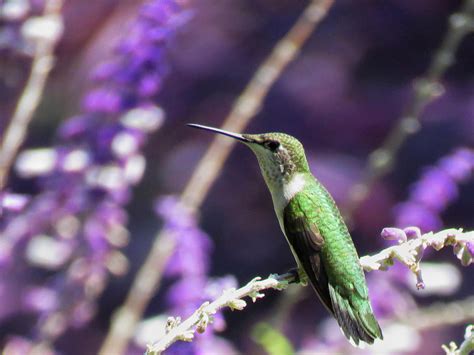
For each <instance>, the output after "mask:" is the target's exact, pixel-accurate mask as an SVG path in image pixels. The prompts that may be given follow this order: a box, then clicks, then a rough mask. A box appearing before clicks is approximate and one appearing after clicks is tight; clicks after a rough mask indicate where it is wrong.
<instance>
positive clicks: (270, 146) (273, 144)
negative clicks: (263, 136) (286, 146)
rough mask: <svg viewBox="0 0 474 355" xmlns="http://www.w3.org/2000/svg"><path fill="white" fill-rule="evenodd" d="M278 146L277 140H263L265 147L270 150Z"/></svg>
mask: <svg viewBox="0 0 474 355" xmlns="http://www.w3.org/2000/svg"><path fill="white" fill-rule="evenodd" d="M279 146H280V143H279V142H277V141H266V142H265V147H267V148H268V149H270V150H271V151H272V152H274V151H276V150H277V149H278V147H279Z"/></svg>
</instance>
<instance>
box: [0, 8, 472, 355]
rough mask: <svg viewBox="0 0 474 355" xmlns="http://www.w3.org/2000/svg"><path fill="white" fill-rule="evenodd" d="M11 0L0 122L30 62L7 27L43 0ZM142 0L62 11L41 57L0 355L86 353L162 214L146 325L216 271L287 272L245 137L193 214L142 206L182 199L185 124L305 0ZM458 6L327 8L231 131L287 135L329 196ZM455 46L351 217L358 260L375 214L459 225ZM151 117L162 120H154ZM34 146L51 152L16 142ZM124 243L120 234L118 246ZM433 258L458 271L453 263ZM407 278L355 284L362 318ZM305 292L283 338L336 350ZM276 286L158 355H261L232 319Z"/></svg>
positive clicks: (187, 155)
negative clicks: (45, 71) (162, 248)
mask: <svg viewBox="0 0 474 355" xmlns="http://www.w3.org/2000/svg"><path fill="white" fill-rule="evenodd" d="M7 3H10V4H13V2H12V1H7V2H0V8H1V9H4V6H5V4H7ZM17 3H18V4H27V9H28V10H27V11H23V10H22V11H19V10H18V12H16V14H17V15H14V16H12V15H10V16H9V17H8V16H5V13H4V12H1V11H0V13H1V17H0V118H1V123H0V131H3V129H4V127H5V125H6V124H7V122H8V119H9V117H10V116H11V113H12V111H13V109H14V104H15V102H16V100H17V99H18V96H19V94H20V93H21V89H22V87H23V85H24V81H25V78H26V74H25V73H27V72H28V63H29V60H30V59H31V58H30V52H29V50H28V46H27V43H26V42H25V39H24V38H23V37H22V34H21V26H22V24H23V23H24V22H25V21H26V20H27V19H28V17H31V16H36V15H38V14H40V13H41V10H42V5H43V1H36V0H31V2H30V1H18V2H17ZM140 4H141V2H139V1H133V0H130V1H123V2H110V1H105V0H100V1H94V2H81V1H74V0H71V1H68V2H66V4H65V7H64V17H65V33H64V38H63V40H62V42H61V43H60V45H59V47H58V49H57V62H56V66H55V69H54V71H53V73H52V75H51V78H50V81H49V84H48V86H47V88H46V91H45V93H44V96H43V104H42V106H40V108H39V110H38V112H37V114H36V116H35V119H34V121H33V123H32V125H31V127H30V131H29V137H28V139H27V141H26V143H25V147H24V148H25V149H26V150H25V151H24V152H23V153H22V154H21V155H20V156H19V159H18V160H17V162H16V170H15V171H14V172H13V173H12V174H11V176H10V180H9V186H8V190H7V191H4V192H1V194H0V201H1V205H2V206H3V211H2V217H1V221H0V228H1V232H0V266H1V269H0V298H1V300H2V304H1V305H0V345H2V346H4V345H5V344H7V343H8V346H9V348H8V349H9V353H13V351H17V352H18V353H24V352H25V351H27V349H28V348H29V347H30V346H31V341H34V342H39V341H40V340H44V339H49V340H51V341H53V340H57V347H56V349H57V350H59V351H61V352H64V353H68V354H79V353H80V354H83V353H95V352H96V351H97V349H98V346H99V344H100V342H101V340H102V338H103V335H104V334H105V332H106V331H107V328H108V325H109V321H110V317H111V313H112V311H113V309H114V308H115V307H117V306H119V305H120V304H121V302H122V301H123V298H124V297H125V294H126V291H127V289H128V287H129V286H130V283H131V279H132V278H133V274H134V273H133V272H134V271H135V270H136V268H137V267H138V265H140V264H141V262H142V261H143V259H144V257H145V255H146V253H147V251H148V249H149V246H150V244H151V242H152V241H151V240H152V238H153V236H154V234H155V231H156V229H157V228H158V227H159V226H160V224H161V223H162V224H163V227H164V228H166V229H169V230H173V231H174V232H175V233H176V241H177V243H178V244H177V245H178V247H177V249H176V250H175V252H174V254H173V256H172V258H171V261H170V263H169V264H168V266H167V271H166V280H165V282H164V284H163V288H164V289H163V290H160V292H159V293H158V295H157V296H156V298H155V299H154V300H153V302H152V304H151V305H150V307H149V308H148V310H147V314H146V316H147V317H149V316H154V315H156V314H158V313H165V314H169V315H173V316H178V315H181V316H184V317H185V316H187V315H189V313H191V312H192V310H194V309H195V308H196V306H197V305H199V304H200V303H201V302H202V301H204V300H207V299H210V298H215V297H216V295H218V294H219V293H220V292H221V290H222V288H227V287H233V286H235V280H234V279H233V278H225V277H224V278H219V277H217V276H220V275H228V274H231V275H235V277H236V278H237V279H238V280H239V282H245V281H247V280H249V279H251V278H253V277H254V276H256V275H262V276H265V275H268V274H269V273H274V272H284V271H286V270H288V269H289V268H291V267H293V266H294V265H293V264H294V261H293V258H292V256H291V253H290V252H289V250H288V246H287V244H286V241H285V240H284V238H283V237H282V236H281V232H280V230H279V227H278V223H277V222H276V219H275V216H274V212H273V208H272V206H271V201H270V198H269V195H268V193H267V191H266V189H265V186H264V184H263V180H262V179H261V177H260V176H259V175H260V173H259V171H258V167H257V163H256V162H255V161H254V157H253V156H252V155H251V154H249V153H248V152H247V151H245V150H244V148H240V147H238V148H237V149H236V152H235V154H233V155H232V156H231V157H230V159H229V162H228V164H227V165H226V166H225V169H224V170H223V171H222V175H221V177H220V179H219V180H218V182H217V183H216V185H215V186H214V188H213V190H212V191H211V193H210V195H209V197H208V199H207V200H206V203H205V204H204V206H203V208H202V210H201V211H200V216H199V223H198V221H197V217H196V216H192V215H190V214H187V213H186V211H185V210H183V209H182V206H180V205H179V203H178V202H177V200H176V199H175V198H172V197H165V198H161V199H160V200H159V201H160V202H159V203H158V204H157V208H156V210H157V211H156V212H158V214H159V216H160V217H161V218H160V219H159V220H157V219H156V218H155V217H156V216H155V215H154V213H153V207H152V206H153V198H154V197H155V196H157V195H158V196H169V195H170V194H176V193H178V192H179V191H181V189H182V187H183V185H184V184H185V182H186V181H187V178H188V177H189V176H190V174H191V172H192V169H193V167H194V166H195V164H196V161H197V160H198V159H199V157H200V156H201V155H202V152H203V150H204V148H205V147H206V146H207V144H208V140H209V136H208V135H201V134H198V133H196V132H195V131H190V130H187V129H185V128H184V123H186V122H189V121H193V122H199V123H204V124H211V125H216V126H217V125H219V124H220V123H221V121H222V119H223V117H224V116H225V114H226V113H227V112H228V110H229V107H230V106H231V103H232V101H233V100H234V99H235V97H236V95H237V94H238V93H239V92H240V90H241V89H242V88H243V86H244V85H245V83H246V81H247V80H248V78H249V77H250V75H251V74H252V73H253V72H254V70H255V68H256V67H257V66H258V64H259V63H260V62H261V60H262V59H263V58H264V56H265V55H266V54H267V53H268V52H269V51H270V50H271V48H272V46H273V45H274V43H275V42H276V41H277V40H278V39H279V38H280V37H281V36H282V35H283V34H284V33H285V31H286V30H287V29H288V28H289V27H290V26H291V24H292V23H293V21H294V20H295V18H296V16H297V15H298V14H299V12H300V11H301V9H302V7H303V3H302V2H294V1H289V0H278V1H274V0H271V1H270V0H257V1H253V0H246V1H238V2H237V1H230V0H225V1H219V2H216V1H209V0H199V1H194V2H193V13H194V16H193V17H192V19H191V16H190V14H191V13H190V10H189V9H188V4H187V1H172V0H151V1H149V2H145V3H144V5H143V6H140ZM459 4H460V2H459V1H450V0H436V1H408V0H403V1H396V2H395V1H387V2H382V3H374V2H373V1H368V0H366V1H359V2H350V1H340V2H336V5H335V7H334V8H333V9H332V10H331V12H330V14H329V16H328V17H327V18H326V19H325V21H324V22H323V24H322V26H321V28H320V29H318V30H317V31H316V33H315V34H314V35H313V37H312V39H311V40H310V42H309V43H308V45H307V46H305V47H304V48H303V51H302V53H301V55H300V57H299V59H298V60H297V61H296V62H295V63H293V64H292V65H291V66H290V67H289V69H288V71H287V72H285V73H284V74H283V76H282V77H281V78H280V80H279V81H278V83H277V84H276V86H275V87H274V88H273V89H272V91H271V92H270V95H269V97H268V98H267V100H266V102H265V104H264V106H263V108H262V111H261V112H260V113H259V115H258V116H257V117H256V118H255V120H254V121H253V123H252V124H251V127H250V128H249V129H248V131H249V132H264V131H284V132H287V133H289V134H292V135H294V136H296V137H298V138H299V139H300V140H301V141H302V143H303V144H304V145H305V148H306V150H307V155H308V159H309V160H310V164H311V167H312V170H313V172H314V174H315V176H316V177H318V178H320V179H321V181H322V182H323V183H324V184H325V185H326V186H327V187H328V189H329V190H330V192H331V193H332V194H333V195H334V196H335V198H336V201H337V202H338V204H339V205H340V206H342V207H343V206H344V205H346V203H347V200H348V198H349V190H350V188H351V186H352V185H353V184H354V183H356V182H357V181H358V180H359V179H360V178H361V176H362V175H363V167H364V162H365V159H366V157H367V156H368V154H369V153H370V152H371V151H372V150H374V149H376V148H377V147H378V146H379V144H380V143H381V142H382V141H383V139H384V138H385V137H386V136H387V134H388V132H389V131H390V129H391V128H392V126H393V124H394V122H395V120H396V119H397V117H398V116H399V115H400V114H401V113H402V108H403V107H404V106H405V105H406V103H407V102H408V100H409V98H410V96H411V95H412V88H411V87H410V83H411V82H412V80H413V79H415V77H417V76H419V75H421V74H422V73H423V72H424V70H425V69H426V66H427V64H428V63H429V60H430V58H431V56H432V53H433V51H434V49H435V48H436V47H437V46H438V45H439V43H440V41H441V38H442V35H443V31H444V30H445V28H446V23H447V17H448V16H449V14H450V13H452V12H453V11H455V10H456V9H457V8H458V6H459ZM20 10H21V9H20ZM137 13H138V17H137ZM130 23H131V24H130ZM183 24H185V26H182V25H183ZM178 27H179V28H182V30H180V34H179V35H178V36H176V35H175V32H176V29H177V28H178ZM115 43H119V45H118V46H115V47H114V48H115V49H114V50H113V55H112V56H109V54H108V52H109V51H110V49H111V48H112V47H113V44H115ZM473 46H474V42H473V39H472V36H471V37H467V39H466V41H465V42H463V44H462V46H461V47H460V50H459V52H458V53H457V58H458V59H457V62H456V64H455V65H454V66H453V68H452V69H451V70H450V71H448V73H447V75H446V77H445V78H444V81H443V84H444V85H445V89H446V93H445V95H444V96H442V97H441V98H440V99H439V100H437V101H435V102H434V103H433V104H431V105H430V106H429V107H428V108H427V110H426V112H425V113H424V114H423V117H422V129H421V131H420V132H419V133H417V135H416V136H414V137H412V138H410V139H409V140H408V141H407V142H406V143H405V144H404V146H403V148H402V150H401V151H400V153H399V155H398V156H397V163H396V166H395V169H394V171H393V172H391V173H390V174H389V175H388V176H387V177H386V178H384V179H382V180H381V181H379V182H378V184H377V185H376V186H375V187H374V189H373V193H372V194H371V195H370V196H369V198H368V199H367V200H366V201H365V202H364V203H363V204H362V205H361V206H360V208H359V209H358V210H357V211H356V213H355V216H354V221H353V227H354V229H353V238H354V240H355V244H356V246H357V248H358V251H359V254H360V255H365V254H366V253H368V252H373V251H376V250H378V249H380V248H382V247H384V245H385V244H384V241H383V240H382V239H381V238H379V237H378V235H379V231H380V230H381V228H382V227H384V226H386V225H397V226H406V225H409V224H414V225H418V226H420V227H421V228H422V229H423V230H425V231H426V230H429V229H437V228H438V227H441V226H443V225H444V226H455V227H463V228H465V229H466V230H468V229H473V228H474V222H473V220H472V214H473V213H474V206H473V204H472V197H473V196H474V190H473V184H472V164H473V155H472V149H471V148H462V149H459V150H455V149H458V148H459V147H472V146H473V144H474V135H473V134H472V132H473V129H474V124H473V122H474V120H473V113H474V100H473V97H474V71H473V70H472V62H473V60H474V55H473V53H474V51H473ZM104 58H109V59H106V60H105V61H104ZM96 63H102V64H99V65H98V66H97V65H96ZM92 67H96V69H94V70H93V71H92V73H91V70H90V68H92ZM87 77H91V78H92V81H91V82H90V83H89V84H87V83H88V81H87V80H86V79H85V78H87ZM165 77H166V78H167V79H166V80H165ZM163 87H165V89H166V90H163V91H161V89H162V88H163ZM81 92H85V94H84V95H82V99H81V95H80V93H81ZM158 93H159V96H158ZM158 102H160V104H162V105H163V109H162V107H161V106H160V105H158ZM78 107H80V109H79V110H78ZM76 111H79V114H77V115H74V116H73V117H71V118H69V119H67V120H65V121H62V117H65V116H69V115H70V113H71V112H76ZM164 111H166V113H167V117H168V118H169V120H167V121H166V122H165V124H164V125H163V127H161V125H162V123H163V119H164ZM160 127H161V130H160V131H159V133H157V134H155V135H152V136H151V133H153V132H154V131H155V130H156V129H158V128H160ZM53 132H56V133H53ZM145 144H146V147H145ZM47 145H52V148H47V149H34V148H36V147H39V146H47ZM29 148H33V149H32V150H27V149H29ZM452 151H454V153H450V152H452ZM447 154H449V155H447ZM436 161H438V163H435V162H436ZM145 164H146V166H147V167H148V169H147V171H145ZM433 164H436V165H433ZM427 166H431V167H429V168H426V167H427ZM423 171H424V173H423ZM469 172H470V173H471V175H470V176H471V180H468V175H469ZM420 175H421V179H419V180H418V178H419V176H420ZM417 180H418V182H416V183H415V184H413V183H414V182H415V181H417ZM132 188H134V190H132ZM403 201H406V202H403ZM394 208H395V209H394ZM393 211H395V216H394V214H393ZM441 214H442V216H441ZM200 225H201V227H200ZM204 231H206V232H204ZM129 235H131V236H133V237H132V238H130V239H131V243H130V245H129V246H128V247H127V248H124V247H125V245H126V244H127V242H128V239H129ZM122 248H123V250H124V253H126V258H125V257H124V256H123V255H122V254H121V253H120V252H119V249H122ZM471 248H474V247H473V246H472V245H471ZM440 258H441V259H444V258H445V255H444V254H443V255H442V256H441V257H440ZM127 259H128V260H129V262H130V264H131V270H132V272H131V273H129V274H128V275H126V276H124V277H122V278H121V279H119V280H114V281H113V282H109V275H110V273H113V274H116V275H123V274H124V273H125V271H126V269H127V265H128V261H127ZM433 259H434V258H433ZM446 260H447V261H448V262H451V263H452V264H453V265H456V266H457V260H455V259H453V258H449V257H446ZM459 273H460V275H461V277H462V278H463V280H464V281H463V285H462V287H461V288H460V289H459V290H458V291H456V292H455V291H453V292H455V293H452V294H450V295H449V299H450V300H451V299H460V298H464V297H466V296H468V295H472V294H473V292H474V288H473V287H474V286H473V284H472V283H469V282H468V280H469V278H470V277H471V278H472V270H466V269H460V270H459ZM469 273H471V274H469ZM405 276H406V272H405V270H401V269H400V270H397V268H394V270H392V271H389V272H388V273H376V274H374V275H371V276H370V278H369V279H368V283H369V290H370V295H371V297H372V299H373V305H374V309H375V311H376V313H377V314H378V315H380V316H382V317H391V316H393V315H394V314H404V313H406V312H410V311H412V310H414V309H416V307H418V306H423V305H427V304H430V303H431V302H432V301H433V300H434V298H433V297H424V298H421V297H417V294H414V293H413V292H412V291H410V290H408V289H407V288H406V285H407V278H406V277H405ZM428 286H429V285H428ZM304 295H305V296H307V297H306V298H307V299H303V300H302V301H300V302H298V304H297V306H295V307H293V309H292V310H290V311H289V315H288V319H287V325H286V327H284V328H285V329H284V330H285V334H287V335H288V337H289V338H290V340H291V341H292V342H293V343H294V344H295V347H296V348H298V349H308V351H315V350H318V351H324V350H325V349H326V350H328V349H332V350H334V349H335V348H336V349H338V348H337V347H338V346H339V345H340V341H341V339H342V336H340V334H339V331H338V330H337V329H336V328H335V327H334V325H335V323H334V322H332V321H327V322H323V323H321V322H320V320H321V319H322V318H323V317H326V315H327V314H326V313H325V310H324V309H323V308H322V307H320V306H319V304H318V302H317V300H315V297H314V294H313V293H312V290H305V291H304ZM280 297H282V295H281V294H280V293H275V294H269V295H268V296H267V297H266V299H265V302H260V303H257V304H256V305H254V306H252V307H251V308H250V307H249V308H248V309H247V310H246V311H245V312H238V314H235V313H232V314H229V315H227V314H226V321H225V322H224V319H223V316H222V315H221V314H219V315H217V316H216V323H215V328H216V329H215V330H216V331H222V333H221V334H219V336H217V335H216V334H214V332H209V333H205V334H204V335H198V340H197V341H196V343H193V344H191V345H189V344H176V346H175V348H174V351H175V352H176V353H180V352H182V353H185V354H187V353H189V352H190V351H191V348H192V351H193V352H195V353H202V354H206V353H210V352H211V351H212V350H209V349H213V350H215V349H216V347H217V346H218V345H219V344H220V345H221V346H222V349H224V348H225V349H226V350H222V352H230V351H231V349H234V348H236V349H238V350H239V351H242V352H245V353H258V352H260V351H261V350H260V349H258V348H257V346H256V345H255V344H254V343H253V342H252V341H251V340H250V336H249V333H250V329H252V327H253V325H254V324H255V323H256V321H260V320H262V319H267V320H268V319H270V318H271V317H270V315H275V314H278V312H279V309H278V308H277V307H276V306H275V304H278V302H277V301H278V300H280ZM94 316H95V318H93V317H94ZM85 324H89V325H88V326H87V327H84V325H85ZM225 324H227V327H224V325H225ZM315 328H317V330H318V333H316V331H315V330H316V329H315ZM459 329H461V328H455V327H451V328H444V329H437V330H432V331H430V332H429V333H428V332H426V333H422V334H420V335H419V336H420V337H421V336H422V337H423V341H422V342H418V343H417V342H415V341H413V344H414V347H413V348H411V349H409V350H407V349H405V353H414V354H415V353H419V351H420V349H419V348H418V347H417V346H418V345H419V344H423V345H422V346H423V350H424V351H426V352H431V353H433V352H436V351H439V344H441V343H443V342H444V343H447V342H449V341H451V340H453V339H455V338H459V334H461V331H460V330H459ZM66 330H67V331H66ZM13 334H18V335H19V336H12V335H13ZM231 343H232V344H233V345H231ZM78 344H79V345H80V346H78ZM417 344H418V345H417ZM415 345H416V346H415Z"/></svg>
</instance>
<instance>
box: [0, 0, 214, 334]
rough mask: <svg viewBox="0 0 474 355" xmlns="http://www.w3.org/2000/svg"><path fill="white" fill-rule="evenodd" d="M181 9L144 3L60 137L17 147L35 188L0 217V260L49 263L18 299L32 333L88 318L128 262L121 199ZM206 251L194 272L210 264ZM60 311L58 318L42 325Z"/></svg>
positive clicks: (159, 113) (134, 172) (135, 166)
mask: <svg viewBox="0 0 474 355" xmlns="http://www.w3.org/2000/svg"><path fill="white" fill-rule="evenodd" d="M186 8H187V6H186V2H185V1H174V0H151V1H149V2H148V3H146V4H144V5H143V8H142V9H141V10H140V14H139V16H138V18H137V20H136V21H135V23H134V24H132V26H131V28H130V29H129V31H125V32H124V35H125V38H124V39H123V41H122V43H121V44H119V45H118V47H117V49H116V51H115V55H114V58H112V59H110V60H108V61H107V62H106V63H107V64H105V65H102V66H100V67H99V69H97V70H96V71H95V75H94V76H93V80H94V81H93V85H92V89H91V90H90V92H89V93H87V94H86V95H85V96H84V99H83V112H81V113H79V114H78V115H76V116H74V117H72V118H70V119H69V120H66V121H65V122H64V123H63V124H62V125H61V127H60V128H59V129H58V132H57V136H58V138H59V139H58V141H59V144H58V145H56V146H55V147H52V148H48V149H40V150H31V151H26V152H23V153H22V155H21V156H20V158H19V160H18V161H17V164H16V168H17V171H18V172H19V175H21V176H24V177H28V178H34V179H36V180H35V181H36V182H37V184H38V187H39V189H40V193H38V194H37V195H36V196H35V197H34V198H32V199H31V201H30V202H29V203H28V204H27V205H26V204H25V203H19V202H18V201H17V202H16V203H15V204H12V203H10V206H13V205H15V206H16V207H15V208H17V209H18V210H19V213H17V214H15V215H13V216H11V217H10V218H8V220H6V222H5V224H3V221H2V225H1V226H0V228H1V230H0V233H1V235H2V238H1V245H0V261H1V262H2V265H3V266H4V268H7V267H9V266H13V263H14V261H15V260H24V258H23V255H22V254H25V253H26V256H27V258H26V260H29V261H30V263H34V264H35V265H36V266H37V267H40V268H48V270H52V271H55V272H54V273H53V275H52V276H50V277H49V278H48V280H47V281H45V280H42V281H39V282H35V283H34V284H33V285H30V287H29V288H28V291H27V292H26V293H25V297H24V299H23V302H24V305H25V307H27V308H28V309H29V310H35V311H36V312H37V314H38V316H39V317H38V322H37V325H36V333H37V334H40V336H39V337H38V339H36V340H37V341H41V336H44V337H47V338H48V342H50V343H52V342H54V340H55V338H56V337H58V336H59V335H61V334H62V333H63V332H64V331H65V330H66V329H67V328H68V327H69V326H80V325H83V324H85V323H86V322H87V321H88V320H89V319H90V318H91V317H92V316H93V314H94V312H95V303H96V299H97V297H98V296H99V295H100V294H101V292H102V290H103V289H104V287H105V285H106V283H107V280H108V277H109V274H110V273H112V274H120V273H123V272H124V271H125V270H126V267H127V262H126V259H125V257H124V256H123V255H122V254H120V252H119V251H118V250H117V249H118V248H120V247H123V246H124V245H126V243H127V240H128V231H127V229H126V227H125V226H126V223H127V214H126V212H125V210H124V205H125V204H126V203H127V202H128V200H129V199H130V196H131V193H132V187H133V185H135V184H137V183H138V182H139V181H140V180H141V178H142V176H143V172H144V169H145V158H144V157H143V155H142V153H141V151H142V149H143V146H144V144H145V143H146V139H147V136H148V134H150V133H152V132H153V131H154V130H156V129H157V128H159V127H160V125H161V123H162V121H163V117H164V114H163V110H162V109H161V108H159V107H157V106H156V105H155V103H154V101H155V99H156V95H157V93H158V91H159V90H160V89H161V87H162V84H163V80H164V75H165V73H166V64H165V63H164V62H165V50H166V46H167V44H168V42H169V41H170V40H171V38H172V35H173V33H174V32H175V30H176V29H177V28H178V27H179V25H181V24H182V23H183V19H185V18H187V17H188V11H187V10H186ZM157 33H161V34H162V35H161V36H159V38H158V37H157ZM5 196H6V195H5ZM5 196H4V195H2V197H1V201H2V205H5V203H4V201H6V200H5V198H6V197H5ZM10 200H11V199H10ZM6 207H7V206H6ZM177 223H179V222H177ZM185 228H188V229H191V228H192V226H185ZM198 236H199V237H200V238H201V240H202V241H204V242H203V243H204V244H206V243H207V245H208V247H207V249H206V247H204V249H203V253H205V251H206V250H208V248H209V246H210V244H209V241H208V240H207V239H206V238H207V237H206V236H205V234H203V233H202V235H198ZM187 238H189V237H187ZM194 241H195V240H194V239H190V240H188V243H183V244H185V245H187V246H188V250H184V251H182V253H187V252H188V251H189V252H193V251H194V250H197V249H199V248H201V245H200V244H199V243H198V244H196V243H194ZM31 243H36V244H35V245H33V246H34V247H31ZM193 243H194V244H193ZM29 246H30V247H29ZM52 250H53V251H55V253H53V252H52ZM195 254H196V253H195ZM17 255H20V257H19V258H17V257H16V256H17ZM198 258H199V255H198ZM185 259H186V255H185V254H183V255H182V256H181V257H178V258H177V260H181V261H180V262H181V264H182V266H183V267H187V268H188V269H189V268H190V267H189V263H186V260H185ZM202 259H203V260H202V261H201V263H200V264H199V263H197V264H196V265H197V268H196V270H197V271H198V272H205V271H207V268H208V266H207V265H208V264H207V260H205V258H202ZM188 269H183V270H184V271H185V272H187V271H188ZM57 319H61V326H60V327H56V328H54V331H52V332H51V333H48V331H47V330H45V329H50V327H51V324H53V323H54V322H55V320H57Z"/></svg>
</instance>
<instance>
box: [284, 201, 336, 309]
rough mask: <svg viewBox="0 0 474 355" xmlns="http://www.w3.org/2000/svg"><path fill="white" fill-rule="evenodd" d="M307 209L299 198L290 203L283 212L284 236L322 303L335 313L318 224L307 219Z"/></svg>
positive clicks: (322, 240) (322, 239)
mask: <svg viewBox="0 0 474 355" xmlns="http://www.w3.org/2000/svg"><path fill="white" fill-rule="evenodd" d="M308 208H311V206H307V205H306V203H304V201H301V200H300V199H298V198H293V199H292V200H290V202H289V203H288V205H287V206H286V207H285V210H284V212H283V221H284V228H285V234H286V237H287V239H288V242H289V243H290V245H291V247H292V249H293V251H294V253H295V254H296V255H295V257H296V258H298V260H297V261H298V262H299V264H300V265H301V266H302V267H303V269H304V271H305V272H306V275H307V276H308V278H309V281H310V282H311V285H312V286H313V288H314V289H315V291H316V293H317V294H318V296H319V298H320V299H321V301H322V303H323V304H324V305H325V306H326V308H327V309H328V310H329V312H331V313H334V311H333V307H332V303H331V297H330V294H329V287H328V276H327V274H326V271H325V270H324V265H323V263H322V260H321V248H322V247H323V245H324V238H323V237H322V235H321V233H320V231H319V228H318V226H317V225H316V223H312V220H311V218H308V217H309V216H307V213H306V211H307V209H308Z"/></svg>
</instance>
